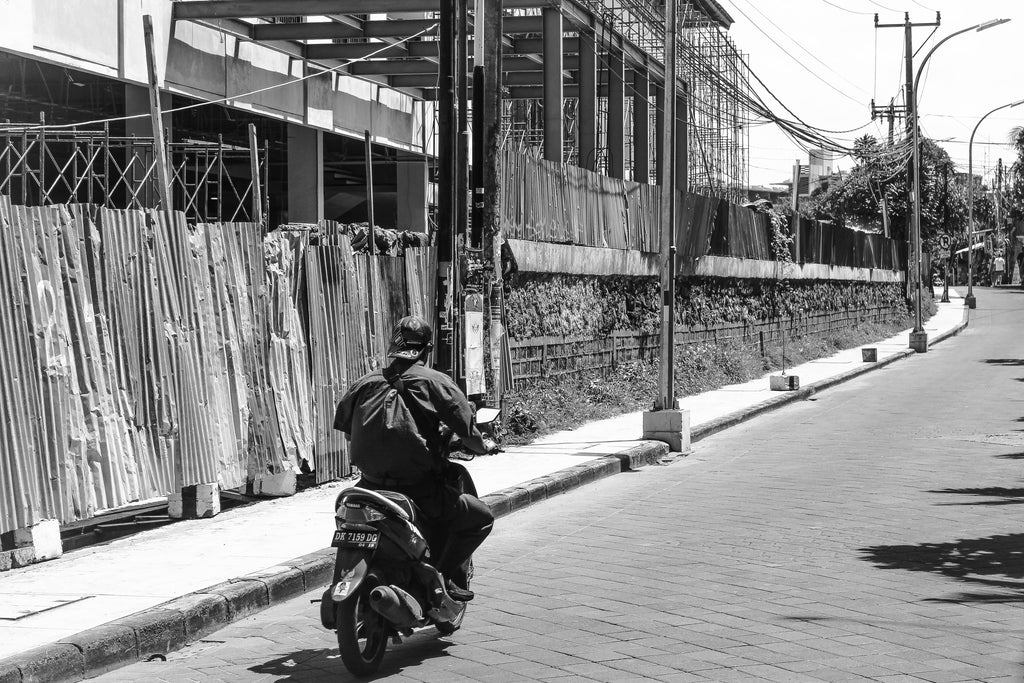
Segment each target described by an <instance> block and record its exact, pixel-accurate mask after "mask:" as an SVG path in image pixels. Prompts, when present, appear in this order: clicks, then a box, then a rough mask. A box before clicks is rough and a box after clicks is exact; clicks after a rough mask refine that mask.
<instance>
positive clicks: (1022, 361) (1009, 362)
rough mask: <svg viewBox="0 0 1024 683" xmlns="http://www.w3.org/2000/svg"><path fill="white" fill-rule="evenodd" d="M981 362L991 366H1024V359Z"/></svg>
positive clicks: (993, 359)
mask: <svg viewBox="0 0 1024 683" xmlns="http://www.w3.org/2000/svg"><path fill="white" fill-rule="evenodd" d="M981 362H982V363H988V364H989V365H1024V358H986V359H985V360H983V361H981Z"/></svg>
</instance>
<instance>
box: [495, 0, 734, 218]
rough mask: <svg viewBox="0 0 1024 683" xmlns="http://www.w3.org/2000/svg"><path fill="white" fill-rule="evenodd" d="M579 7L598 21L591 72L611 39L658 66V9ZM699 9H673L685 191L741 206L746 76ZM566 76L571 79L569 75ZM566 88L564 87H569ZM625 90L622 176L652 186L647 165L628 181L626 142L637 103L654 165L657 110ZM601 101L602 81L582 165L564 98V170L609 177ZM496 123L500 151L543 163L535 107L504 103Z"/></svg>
mask: <svg viewBox="0 0 1024 683" xmlns="http://www.w3.org/2000/svg"><path fill="white" fill-rule="evenodd" d="M583 4H585V5H586V6H587V7H588V8H589V9H590V10H591V11H592V12H594V13H595V14H596V15H598V16H600V17H601V19H602V21H601V22H600V25H599V26H597V27H595V31H594V42H595V45H596V48H597V67H598V71H607V70H608V68H609V66H610V58H609V55H610V54H611V50H612V49H613V46H614V42H615V36H617V35H621V36H623V37H624V38H626V39H627V40H629V41H630V42H631V43H633V44H634V45H636V46H637V47H639V48H640V49H641V50H642V51H643V52H645V53H646V54H648V55H649V56H650V57H651V59H652V61H654V62H661V61H663V56H664V35H665V30H664V29H665V26H664V16H663V6H662V5H657V4H653V3H651V2H649V1H648V0H586V2H584V3H583ZM707 7H708V5H707V3H706V2H699V1H698V0H694V1H691V2H685V1H684V2H682V3H681V6H680V8H679V16H680V23H681V25H680V29H679V31H678V34H677V35H678V36H679V46H678V49H677V54H678V56H679V57H678V58H679V73H680V75H681V78H682V79H683V80H684V81H685V82H686V83H687V85H688V87H689V102H688V115H689V125H688V131H687V138H688V150H689V155H690V157H689V158H690V162H689V185H690V188H691V191H694V192H698V193H702V194H708V195H714V196H717V197H721V198H723V199H730V200H733V201H743V200H744V198H745V193H744V188H745V187H746V185H747V184H748V182H747V178H748V161H749V156H748V148H749V132H748V130H747V123H748V120H749V118H750V117H749V114H748V107H747V106H746V105H745V101H746V100H747V99H748V98H749V97H750V77H749V70H748V67H747V64H746V60H745V59H744V58H743V57H742V55H741V54H740V52H739V51H738V50H737V49H736V46H735V44H734V43H733V41H732V39H731V38H730V37H729V36H728V34H727V33H726V29H724V28H723V27H722V19H721V16H715V15H713V13H712V12H709V11H708V9H707ZM538 13H539V10H536V9H525V10H512V11H511V12H509V13H508V16H536V15H537V14H538ZM538 35H539V34H538ZM567 35H572V34H567ZM569 44H570V45H571V43H569ZM566 57H570V58H571V57H572V53H571V52H570V53H567V54H566ZM567 70H568V71H570V74H571V76H570V79H571V78H572V69H568V68H567ZM577 77H578V76H577ZM628 80H629V77H628V75H627V81H628ZM566 83H567V85H571V84H572V80H570V81H567V82H566ZM630 85H631V84H630V83H627V84H626V93H627V96H626V102H625V105H624V120H623V128H624V131H625V135H624V144H625V149H626V152H625V154H624V160H625V168H624V171H625V172H624V175H625V176H626V177H628V178H633V179H635V180H638V181H641V182H652V183H653V182H656V181H657V178H656V172H655V169H656V167H657V164H655V163H652V164H651V166H650V177H649V178H635V175H634V173H633V160H634V159H635V158H636V156H635V154H634V148H635V147H636V145H638V144H641V143H639V141H637V140H636V139H635V136H634V135H633V130H634V125H633V119H634V117H635V116H638V115H641V116H642V115H644V112H639V111H637V109H638V107H639V104H640V103H641V102H646V104H647V107H646V110H647V111H646V115H647V116H648V118H649V124H648V126H647V130H648V131H649V134H648V139H647V140H646V141H645V143H643V144H646V145H647V149H648V154H647V158H649V159H650V160H652V162H654V161H655V160H656V159H657V157H658V154H659V152H660V151H661V150H660V144H659V143H658V140H657V134H658V133H657V131H658V130H659V127H658V119H659V114H658V102H657V101H656V99H655V97H654V95H653V93H649V94H648V96H647V97H646V98H644V97H642V96H641V97H637V96H636V95H637V93H635V91H633V90H632V88H631V87H630ZM607 94H608V93H607V79H606V78H605V79H604V80H602V82H601V96H600V97H599V98H598V102H597V138H598V144H597V148H596V150H595V152H594V155H595V158H593V159H585V160H581V159H580V158H579V146H578V144H577V136H576V132H577V131H578V130H579V121H578V109H579V108H578V99H577V98H575V97H571V96H566V98H565V101H564V105H563V112H562V113H563V136H564V140H565V143H564V145H563V155H562V161H563V162H564V163H568V164H572V165H580V166H584V167H586V168H593V169H594V170H596V171H598V172H600V173H605V174H607V173H608V172H609V166H608V144H607V141H608V138H607V130H608V97H607ZM502 123H503V135H502V140H503V146H505V147H506V148H508V149H512V150H515V151H517V152H519V153H530V154H534V155H535V156H543V148H544V114H543V104H542V101H541V100H540V99H514V98H509V99H506V100H505V101H504V117H503V122H502Z"/></svg>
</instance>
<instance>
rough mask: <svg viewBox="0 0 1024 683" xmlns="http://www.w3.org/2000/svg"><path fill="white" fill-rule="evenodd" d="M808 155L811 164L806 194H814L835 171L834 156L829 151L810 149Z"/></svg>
mask: <svg viewBox="0 0 1024 683" xmlns="http://www.w3.org/2000/svg"><path fill="white" fill-rule="evenodd" d="M809 154H810V162H811V163H810V171H809V177H808V182H809V185H810V189H809V190H808V192H814V191H815V190H817V189H818V188H819V187H821V185H822V183H824V182H825V181H827V180H828V179H829V178H830V177H831V176H832V174H833V172H834V170H835V155H834V154H833V153H832V152H831V151H830V150H824V149H812V150H810V153H809Z"/></svg>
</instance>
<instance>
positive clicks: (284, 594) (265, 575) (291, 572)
mask: <svg viewBox="0 0 1024 683" xmlns="http://www.w3.org/2000/svg"><path fill="white" fill-rule="evenodd" d="M241 578H243V579H253V580H255V581H262V582H263V584H264V585H265V586H266V587H267V597H268V599H269V600H270V604H271V605H274V604H276V603H279V602H283V601H285V600H289V599H291V598H294V597H295V596H297V595H302V594H303V593H305V592H306V580H305V576H303V574H302V570H301V569H296V568H294V567H284V566H279V567H268V568H266V569H261V570H260V571H258V572H252V573H251V574H246V575H245V576H243V577H241Z"/></svg>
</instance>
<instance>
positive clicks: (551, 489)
mask: <svg viewBox="0 0 1024 683" xmlns="http://www.w3.org/2000/svg"><path fill="white" fill-rule="evenodd" d="M541 479H543V480H544V486H545V488H547V490H548V498H551V497H553V496H557V495H558V494H560V493H565V491H566V488H565V481H564V480H563V479H562V478H561V477H550V476H549V477H541Z"/></svg>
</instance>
